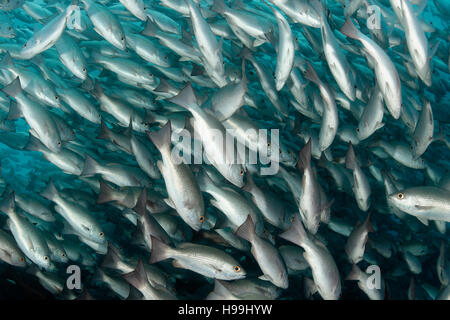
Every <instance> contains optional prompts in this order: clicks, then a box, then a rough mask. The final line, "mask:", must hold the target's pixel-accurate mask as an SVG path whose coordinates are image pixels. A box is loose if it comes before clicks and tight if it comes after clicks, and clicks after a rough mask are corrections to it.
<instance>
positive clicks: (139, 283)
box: [122, 252, 153, 289]
mask: <svg viewBox="0 0 450 320" xmlns="http://www.w3.org/2000/svg"><path fill="white" fill-rule="evenodd" d="M152 254H153V252H152ZM122 277H123V278H124V279H125V281H126V282H128V283H129V284H131V285H132V286H133V287H135V288H137V289H139V288H142V287H143V286H144V285H145V283H148V278H147V273H146V272H145V268H144V263H143V262H142V260H141V259H139V261H138V263H137V265H136V269H134V271H131V272H130V273H127V274H124V275H122Z"/></svg>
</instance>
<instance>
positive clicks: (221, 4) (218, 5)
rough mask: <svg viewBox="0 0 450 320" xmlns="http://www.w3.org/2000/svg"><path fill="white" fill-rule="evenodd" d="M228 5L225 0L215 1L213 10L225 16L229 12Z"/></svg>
mask: <svg viewBox="0 0 450 320" xmlns="http://www.w3.org/2000/svg"><path fill="white" fill-rule="evenodd" d="M227 8H228V7H227V5H226V3H225V1H223V0H214V2H213V5H212V6H211V10H212V11H215V12H217V13H220V14H223V13H224V12H225V11H226V10H227Z"/></svg>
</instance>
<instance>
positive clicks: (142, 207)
mask: <svg viewBox="0 0 450 320" xmlns="http://www.w3.org/2000/svg"><path fill="white" fill-rule="evenodd" d="M133 210H134V211H135V212H136V213H137V214H139V216H141V217H142V216H143V215H144V214H145V213H146V212H147V188H145V187H144V188H143V189H142V191H141V193H140V194H139V197H138V200H137V202H136V205H135V206H134V208H133Z"/></svg>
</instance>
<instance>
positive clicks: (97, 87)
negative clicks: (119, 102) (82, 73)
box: [83, 80, 105, 98]
mask: <svg viewBox="0 0 450 320" xmlns="http://www.w3.org/2000/svg"><path fill="white" fill-rule="evenodd" d="M83 84H84V82H83ZM90 91H91V92H90V93H91V94H92V95H93V96H94V97H95V98H99V97H101V96H103V95H104V94H105V93H104V92H103V88H102V86H101V85H100V83H99V82H98V81H97V80H95V82H94V87H93V89H91V90H90Z"/></svg>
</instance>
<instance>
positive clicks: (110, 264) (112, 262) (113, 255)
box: [100, 244, 120, 269]
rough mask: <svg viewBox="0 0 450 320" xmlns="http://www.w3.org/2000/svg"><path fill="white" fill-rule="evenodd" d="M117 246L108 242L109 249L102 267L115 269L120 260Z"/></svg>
mask: <svg viewBox="0 0 450 320" xmlns="http://www.w3.org/2000/svg"><path fill="white" fill-rule="evenodd" d="M117 250H118V249H117V248H116V247H114V246H113V245H112V244H108V251H107V253H106V255H105V257H104V258H103V261H102V263H101V265H100V266H101V267H102V268H108V269H115V268H116V266H117V264H118V262H120V257H119V255H118V254H117Z"/></svg>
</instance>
